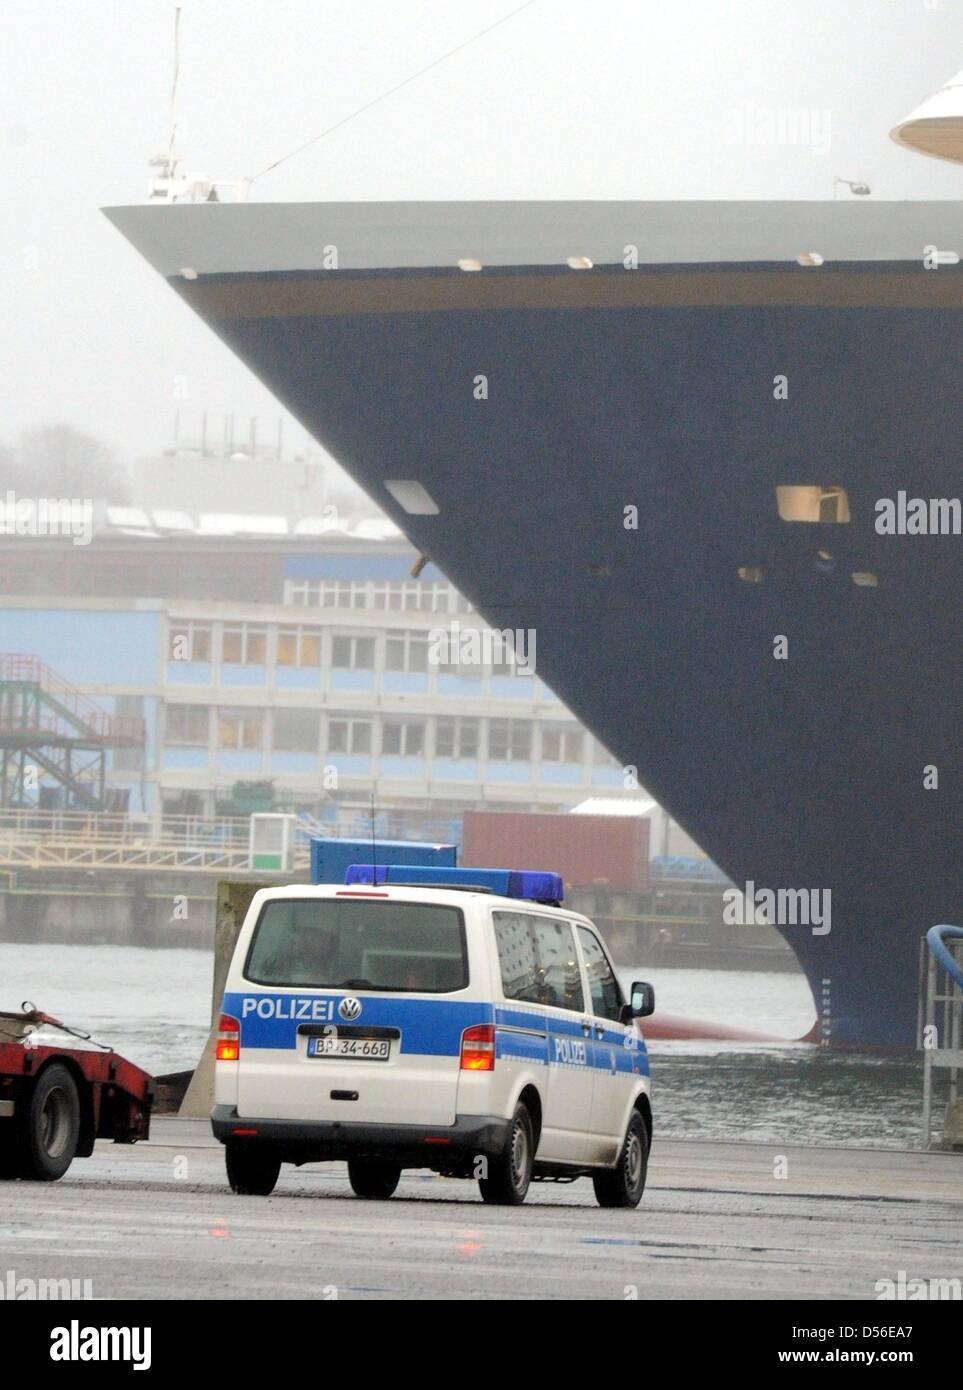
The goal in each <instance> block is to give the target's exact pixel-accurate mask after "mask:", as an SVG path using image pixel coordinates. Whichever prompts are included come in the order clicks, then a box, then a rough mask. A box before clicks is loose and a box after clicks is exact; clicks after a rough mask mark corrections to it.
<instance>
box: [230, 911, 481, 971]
mask: <svg viewBox="0 0 963 1390" xmlns="http://www.w3.org/2000/svg"><path fill="white" fill-rule="evenodd" d="M244 975H245V978H246V979H248V980H251V981H253V983H255V984H259V985H309V986H312V987H314V988H319V989H320V988H332V989H382V990H398V991H401V992H405V991H407V990H413V991H416V992H418V993H419V994H445V993H448V992H449V991H451V990H456V989H464V988H465V986H466V985H467V984H468V957H467V952H466V949H465V928H464V922H463V920H462V914H461V912H460V910H459V909H458V908H457V907H449V906H446V905H445V904H441V903H438V904H435V903H403V902H372V901H370V900H367V899H356V900H353V901H352V900H350V899H340V900H339V899H331V898H320V899H319V898H285V899H280V898H278V899H275V900H274V901H273V902H268V903H265V905H264V908H263V909H262V911H261V915H260V917H259V918H258V923H257V926H256V927H255V929H254V936H253V939H252V941H251V949H250V951H249V952H248V957H247V966H246V967H245V970H244Z"/></svg>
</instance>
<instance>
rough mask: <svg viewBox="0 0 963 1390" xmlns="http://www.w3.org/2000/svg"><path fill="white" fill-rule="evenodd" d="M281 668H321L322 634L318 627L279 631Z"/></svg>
mask: <svg viewBox="0 0 963 1390" xmlns="http://www.w3.org/2000/svg"><path fill="white" fill-rule="evenodd" d="M278 665H279V666H320V665H321V633H320V632H319V630H318V629H317V628H316V627H282V628H279V629H278Z"/></svg>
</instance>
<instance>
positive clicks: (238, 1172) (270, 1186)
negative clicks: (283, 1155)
mask: <svg viewBox="0 0 963 1390" xmlns="http://www.w3.org/2000/svg"><path fill="white" fill-rule="evenodd" d="M224 1161H225V1164H226V1166H227V1180H228V1182H229V1183H230V1184H231V1191H232V1192H236V1193H237V1194H238V1196H239V1197H270V1195H271V1193H272V1192H273V1191H274V1189H275V1187H276V1186H277V1180H278V1175H279V1174H280V1172H281V1160H280V1159H279V1158H278V1157H277V1155H276V1154H274V1153H273V1152H272V1151H271V1149H270V1148H268V1147H267V1146H266V1145H264V1144H252V1143H251V1142H250V1140H244V1139H228V1141H227V1143H226V1144H225V1145H224Z"/></svg>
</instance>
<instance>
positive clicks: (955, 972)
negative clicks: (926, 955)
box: [926, 924, 963, 989]
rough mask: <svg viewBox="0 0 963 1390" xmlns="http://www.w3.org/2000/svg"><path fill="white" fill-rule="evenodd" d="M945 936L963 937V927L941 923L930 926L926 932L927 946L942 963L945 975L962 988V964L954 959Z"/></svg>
mask: <svg viewBox="0 0 963 1390" xmlns="http://www.w3.org/2000/svg"><path fill="white" fill-rule="evenodd" d="M945 936H952V937H963V927H950V926H947V925H945V924H944V925H941V926H936V927H930V929H929V931H928V932H927V933H926V944H927V946H929V948H930V950H931V951H932V952H933V955H934V956H935V957H936V959H937V960H938V961H939V963H940V965H942V967H943V969H944V970H945V971H946V973H947V975H949V976H950V978H951V979H953V980H955V981H956V983H957V984H958V985H959V986H960V988H961V989H963V966H961V965H960V963H959V961H958V960H956V958H955V957H954V955H953V953H952V952H951V951H950V950H949V949H948V948H947V946H946V944H945V942H944V940H943V938H944V937H945Z"/></svg>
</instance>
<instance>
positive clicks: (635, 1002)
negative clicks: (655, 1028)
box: [629, 980, 655, 1018]
mask: <svg viewBox="0 0 963 1390" xmlns="http://www.w3.org/2000/svg"><path fill="white" fill-rule="evenodd" d="M629 1010H630V1012H631V1016H632V1018H648V1017H649V1015H650V1014H654V1013H655V988H654V987H653V986H652V985H649V984H646V982H645V981H644V980H633V982H632V993H631V1002H630V1004H629Z"/></svg>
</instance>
